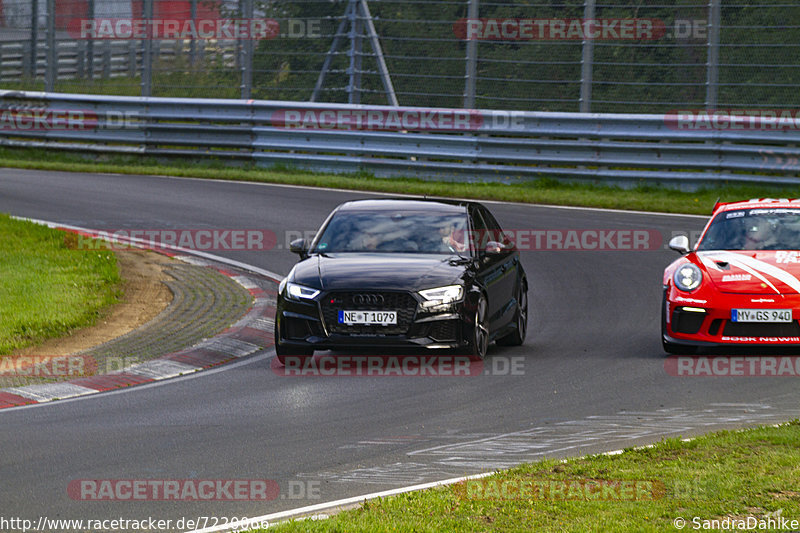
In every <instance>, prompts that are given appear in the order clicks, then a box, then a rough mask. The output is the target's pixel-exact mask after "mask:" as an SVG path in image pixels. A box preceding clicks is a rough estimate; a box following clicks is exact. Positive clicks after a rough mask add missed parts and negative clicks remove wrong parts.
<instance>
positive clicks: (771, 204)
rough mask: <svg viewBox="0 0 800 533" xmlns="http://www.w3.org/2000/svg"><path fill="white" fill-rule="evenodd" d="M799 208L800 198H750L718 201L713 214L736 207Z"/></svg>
mask: <svg viewBox="0 0 800 533" xmlns="http://www.w3.org/2000/svg"><path fill="white" fill-rule="evenodd" d="M776 207H778V208H794V209H798V208H800V198H752V199H750V200H744V201H741V202H728V203H718V204H717V205H716V206H714V212H713V214H717V213H721V212H724V211H734V210H737V209H753V208H759V209H760V208H776Z"/></svg>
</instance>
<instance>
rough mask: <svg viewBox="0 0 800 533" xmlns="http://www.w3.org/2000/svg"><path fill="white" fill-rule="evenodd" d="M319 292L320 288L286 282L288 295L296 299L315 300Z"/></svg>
mask: <svg viewBox="0 0 800 533" xmlns="http://www.w3.org/2000/svg"><path fill="white" fill-rule="evenodd" d="M317 294H319V289H312V288H310V287H304V286H302V285H298V284H297V283H287V284H286V295H287V296H289V298H293V299H295V300H313V299H314V298H316V296H317Z"/></svg>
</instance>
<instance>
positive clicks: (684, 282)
mask: <svg viewBox="0 0 800 533" xmlns="http://www.w3.org/2000/svg"><path fill="white" fill-rule="evenodd" d="M702 282H703V273H702V272H700V269H699V268H697V267H696V266H695V265H693V264H691V263H689V264H686V265H683V266H682V267H680V268H679V269H678V270H677V272H675V285H677V287H678V288H679V289H680V290H682V291H693V290H695V289H696V288H697V287H699V286H700V283H702Z"/></svg>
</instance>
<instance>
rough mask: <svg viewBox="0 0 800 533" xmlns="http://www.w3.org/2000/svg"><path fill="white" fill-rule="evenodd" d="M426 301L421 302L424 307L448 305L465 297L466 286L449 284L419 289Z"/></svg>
mask: <svg viewBox="0 0 800 533" xmlns="http://www.w3.org/2000/svg"><path fill="white" fill-rule="evenodd" d="M419 295H420V296H422V297H423V298H424V299H425V301H424V302H422V303H421V304H420V306H421V307H422V308H423V309H430V308H432V307H437V306H440V305H447V304H451V303H453V302H457V301H459V300H461V298H463V297H464V287H462V286H461V285H448V286H447V287H436V288H435V289H425V290H424V291H419Z"/></svg>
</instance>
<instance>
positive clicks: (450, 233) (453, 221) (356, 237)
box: [311, 211, 469, 254]
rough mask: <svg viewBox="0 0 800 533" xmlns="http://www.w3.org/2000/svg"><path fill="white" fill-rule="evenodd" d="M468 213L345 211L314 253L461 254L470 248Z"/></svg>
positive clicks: (332, 222) (318, 243)
mask: <svg viewBox="0 0 800 533" xmlns="http://www.w3.org/2000/svg"><path fill="white" fill-rule="evenodd" d="M467 230H468V226H467V214H466V213H427V212H397V211H342V212H339V213H337V214H335V215H334V216H333V218H332V219H331V221H330V222H329V223H328V225H327V226H326V227H325V229H324V231H323V232H322V234H321V235H320V236H319V237H318V238H317V240H316V241H315V244H314V246H313V248H312V249H311V253H341V252H373V253H375V252H377V253H441V254H454V253H456V254H461V253H466V252H468V250H469V243H468V242H467V239H466V237H467Z"/></svg>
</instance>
